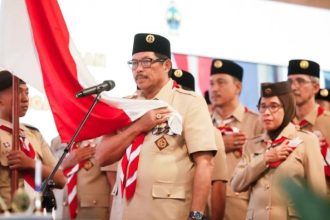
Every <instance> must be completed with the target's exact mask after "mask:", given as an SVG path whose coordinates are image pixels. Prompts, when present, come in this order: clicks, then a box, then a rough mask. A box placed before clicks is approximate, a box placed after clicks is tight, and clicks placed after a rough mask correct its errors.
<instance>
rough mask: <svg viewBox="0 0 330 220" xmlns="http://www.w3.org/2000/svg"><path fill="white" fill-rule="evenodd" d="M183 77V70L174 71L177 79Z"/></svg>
mask: <svg viewBox="0 0 330 220" xmlns="http://www.w3.org/2000/svg"><path fill="white" fill-rule="evenodd" d="M182 75H183V72H182V70H175V71H174V76H176V77H177V78H180V77H181V76H182Z"/></svg>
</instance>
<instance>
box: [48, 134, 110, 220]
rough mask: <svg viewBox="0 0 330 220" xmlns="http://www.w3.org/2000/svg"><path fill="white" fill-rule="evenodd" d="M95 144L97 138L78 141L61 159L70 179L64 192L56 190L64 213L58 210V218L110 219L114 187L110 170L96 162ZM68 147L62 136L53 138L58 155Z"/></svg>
mask: <svg viewBox="0 0 330 220" xmlns="http://www.w3.org/2000/svg"><path fill="white" fill-rule="evenodd" d="M96 143H97V139H96V140H89V141H83V142H79V143H75V144H74V145H73V146H72V148H71V150H70V152H69V153H68V154H67V156H66V157H65V158H64V160H63V162H62V165H61V168H62V169H63V171H64V174H65V175H66V176H67V178H68V181H67V184H66V188H65V190H64V193H63V192H62V195H61V192H58V193H57V197H58V198H59V199H61V198H62V200H59V201H58V203H59V204H60V206H63V207H62V208H63V210H62V213H61V212H58V213H57V214H58V215H59V216H58V218H59V219H70V218H71V219H100V220H108V219H109V216H110V215H109V214H110V204H111V201H110V190H111V186H110V184H109V183H108V179H107V173H106V172H104V171H101V168H100V167H99V166H98V165H97V163H96V161H95V158H94V154H95V146H96ZM65 147H66V144H63V143H61V140H60V137H59V136H58V137H56V138H54V139H53V141H52V146H51V148H52V149H53V151H55V152H56V151H57V152H56V154H57V156H61V155H62V153H63V150H64V148H65ZM61 214H62V215H61Z"/></svg>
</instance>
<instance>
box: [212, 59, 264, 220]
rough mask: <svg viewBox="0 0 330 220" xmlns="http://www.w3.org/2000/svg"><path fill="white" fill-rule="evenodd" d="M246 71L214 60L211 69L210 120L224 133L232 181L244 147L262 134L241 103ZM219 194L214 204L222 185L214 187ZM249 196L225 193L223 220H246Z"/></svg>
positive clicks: (249, 111) (256, 116)
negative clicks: (250, 140)
mask: <svg viewBox="0 0 330 220" xmlns="http://www.w3.org/2000/svg"><path fill="white" fill-rule="evenodd" d="M242 78H243V69H242V67H241V66H239V65H238V64H236V63H235V62H232V61H230V60H224V59H214V60H213V61H212V66H211V77H210V89H209V91H210V100H211V103H212V105H213V107H214V110H213V112H212V113H211V117H212V119H213V124H214V126H216V127H217V128H219V130H220V131H221V133H222V137H223V140H224V144H225V151H226V156H227V167H228V175H229V178H230V177H231V175H232V174H233V171H234V168H235V166H236V165H237V163H238V162H239V160H240V158H241V156H242V146H243V144H244V143H245V141H246V140H247V139H249V138H253V137H255V136H257V135H258V134H260V133H261V132H262V129H261V124H260V122H259V120H258V115H257V114H256V113H255V112H252V111H251V110H249V109H248V108H247V107H244V106H243V105H242V104H241V103H240V102H239V95H240V93H241V90H242ZM213 185H214V186H213V188H214V190H215V191H217V192H218V193H217V194H216V193H213V194H212V195H213V196H215V198H214V199H213V201H214V202H216V201H218V202H221V197H220V195H221V193H220V192H221V191H222V192H223V191H224V186H223V185H224V184H223V183H222V182H221V181H218V182H217V183H213ZM216 195H218V196H219V198H217V197H216ZM248 198H249V196H248V192H242V193H235V192H233V191H232V190H231V188H230V187H227V189H226V204H225V216H224V219H235V220H239V219H244V218H245V216H246V210H247V204H248Z"/></svg>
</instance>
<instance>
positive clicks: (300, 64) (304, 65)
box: [299, 60, 309, 69]
mask: <svg viewBox="0 0 330 220" xmlns="http://www.w3.org/2000/svg"><path fill="white" fill-rule="evenodd" d="M299 66H300V68H301V69H307V68H308V67H309V63H308V61H307V60H302V61H300V63H299Z"/></svg>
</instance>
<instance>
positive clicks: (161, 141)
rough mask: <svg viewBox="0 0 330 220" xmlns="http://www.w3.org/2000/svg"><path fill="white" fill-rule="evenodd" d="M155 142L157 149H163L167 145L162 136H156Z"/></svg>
mask: <svg viewBox="0 0 330 220" xmlns="http://www.w3.org/2000/svg"><path fill="white" fill-rule="evenodd" d="M155 144H156V146H157V147H158V149H159V150H163V149H164V148H166V147H167V146H168V145H169V144H168V142H167V140H166V139H165V137H164V136H161V137H160V138H158V139H157V140H156V141H155Z"/></svg>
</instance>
